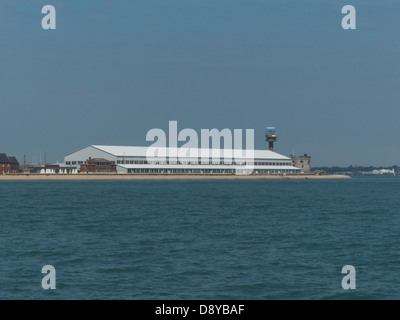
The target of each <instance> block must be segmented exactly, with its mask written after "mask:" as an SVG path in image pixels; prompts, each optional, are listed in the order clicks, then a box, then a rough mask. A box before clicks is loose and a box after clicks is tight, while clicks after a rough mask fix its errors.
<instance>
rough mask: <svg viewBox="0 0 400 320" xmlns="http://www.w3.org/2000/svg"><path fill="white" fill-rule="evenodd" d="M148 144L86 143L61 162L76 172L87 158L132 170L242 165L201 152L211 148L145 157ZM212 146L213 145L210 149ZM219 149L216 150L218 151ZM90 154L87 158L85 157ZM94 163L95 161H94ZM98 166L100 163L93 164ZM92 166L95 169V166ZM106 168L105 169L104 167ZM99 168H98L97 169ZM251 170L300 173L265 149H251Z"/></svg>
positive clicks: (215, 170) (212, 170) (214, 170)
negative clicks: (143, 145)
mask: <svg viewBox="0 0 400 320" xmlns="http://www.w3.org/2000/svg"><path fill="white" fill-rule="evenodd" d="M147 150H148V147H141V146H102V145H90V146H87V147H85V148H83V149H80V150H77V151H75V152H72V153H70V154H68V155H66V156H65V157H64V164H65V166H66V167H69V168H76V169H79V168H80V173H81V174H82V173H87V172H88V171H89V170H92V169H91V168H89V167H88V164H87V159H90V158H91V160H93V161H94V162H96V161H97V159H101V161H99V163H106V166H107V167H110V164H111V165H113V166H115V167H116V171H117V173H132V174H234V173H237V172H239V173H240V171H238V170H242V168H243V167H244V165H243V163H244V162H243V161H244V160H245V159H244V158H243V159H240V158H239V159H237V158H235V159H233V161H232V163H224V161H221V159H218V161H217V162H215V160H214V161H213V159H212V157H211V153H209V154H208V155H209V156H207V157H206V158H204V157H202V156H201V155H202V154H203V152H205V151H207V152H209V151H210V150H211V149H197V148H192V151H194V152H193V154H186V156H185V157H179V159H178V157H177V155H178V152H179V149H178V148H171V147H167V148H165V149H162V150H161V151H163V154H165V155H166V157H165V159H160V160H157V159H148V157H147ZM214 150H215V149H214ZM222 151H223V149H221V150H220V154H222ZM89 157H90V158H89ZM95 166H96V165H95ZM97 166H98V168H97V169H100V168H101V167H102V166H103V165H102V164H99V165H97ZM97 169H96V170H97ZM107 170H109V169H107ZM97 172H99V171H97ZM252 174H300V169H299V168H296V167H294V166H293V165H292V159H290V158H289V157H285V156H283V155H281V154H278V153H276V152H273V151H269V150H254V170H253V173H252Z"/></svg>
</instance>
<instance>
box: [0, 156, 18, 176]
mask: <svg viewBox="0 0 400 320" xmlns="http://www.w3.org/2000/svg"><path fill="white" fill-rule="evenodd" d="M18 172H19V162H18V160H17V158H15V157H14V156H10V157H9V156H7V155H6V154H5V153H0V174H5V173H18Z"/></svg>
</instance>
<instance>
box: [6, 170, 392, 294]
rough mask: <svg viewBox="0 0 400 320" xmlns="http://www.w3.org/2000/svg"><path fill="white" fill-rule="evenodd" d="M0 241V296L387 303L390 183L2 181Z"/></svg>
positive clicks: (382, 179)
mask: <svg viewBox="0 0 400 320" xmlns="http://www.w3.org/2000/svg"><path fill="white" fill-rule="evenodd" d="M0 244H1V247H0V248H1V250H0V299H2V300H32V299H33V300H36V299H38V300H39V299H40V300H46V299H49V300H77V299H79V300H81V299H83V300H121V299H122V300H214V299H218V300H357V299H362V300H365V299H370V300H379V299H400V277H399V274H400V177H398V176H391V177H390V176H368V177H367V176H362V177H357V176H355V177H352V178H351V179H323V180H315V179H298V180H292V179H282V180H278V179H277V180H266V179H254V180H253V179H252V180H244V179H235V180H129V181H123V180H119V181H1V182H0ZM49 266H50V267H52V268H53V269H52V270H53V271H49V270H50V269H48V268H49ZM345 266H347V267H345ZM344 267H345V268H344ZM349 268H350V269H349ZM50 276H51V277H52V278H51V279H50ZM51 283H52V284H53V285H54V287H55V288H53V289H52V288H49V287H46V285H47V286H48V285H49V284H51Z"/></svg>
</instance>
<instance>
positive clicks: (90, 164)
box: [80, 157, 117, 173]
mask: <svg viewBox="0 0 400 320" xmlns="http://www.w3.org/2000/svg"><path fill="white" fill-rule="evenodd" d="M80 172H86V173H116V172H117V167H116V165H115V163H113V162H112V161H110V160H106V159H104V158H94V159H92V158H91V157H89V159H87V160H86V161H85V164H81V167H80Z"/></svg>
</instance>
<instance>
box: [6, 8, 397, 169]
mask: <svg viewBox="0 0 400 320" xmlns="http://www.w3.org/2000/svg"><path fill="white" fill-rule="evenodd" d="M46 4H51V5H54V6H55V8H56V11H57V29H56V30H46V31H45V30H43V29H42V28H41V19H42V17H43V16H44V15H43V14H42V13H41V8H42V6H44V5H46ZM346 4H351V5H354V6H355V7H356V10H357V29H356V30H343V29H342V27H341V19H342V17H343V14H342V13H341V8H342V7H343V6H344V5H346ZM399 35H400V2H399V1H372V0H363V1H351V2H350V1H340V0H332V1H329V0H328V1H319V0H314V1H311V0H310V1H308V0H304V1H299V0H286V1H285V0H274V1H273V0H268V1H267V0H264V1H258V0H252V1H250V0H218V1H215V0H196V1H194V0H160V1H154V0H132V1H128V0H125V1H123V0H113V1H111V0H108V1H101V0H85V1H82V0H79V1H78V0H68V1H59V0H46V1H40V0H36V1H34V0H30V1H23V0H18V1H14V0H2V1H1V3H0V39H1V41H0V58H1V59H0V61H1V62H0V88H1V89H0V90H1V91H0V152H5V153H7V154H9V155H15V156H17V158H18V159H19V161H20V162H22V161H23V155H24V154H25V155H26V156H27V160H28V162H32V161H39V155H40V154H41V157H42V160H43V159H44V153H45V152H46V155H47V160H48V162H50V161H57V160H58V161H63V157H64V155H66V154H68V153H70V152H73V151H75V150H77V149H79V148H82V147H85V146H87V145H90V144H110V145H150V144H151V143H150V142H146V140H145V137H146V133H147V131H148V130H150V129H152V128H162V129H165V130H166V129H167V128H168V121H169V120H177V121H178V128H179V129H183V128H193V129H195V130H198V132H199V130H200V129H201V128H209V129H211V128H217V129H224V128H230V129H235V128H236V129H246V128H251V129H255V147H256V148H258V149H261V148H266V143H265V142H264V129H265V126H270V125H272V126H276V128H277V131H278V134H279V136H278V142H277V144H276V151H277V152H279V153H282V154H284V155H289V154H290V153H291V152H292V150H294V152H295V154H302V153H308V154H310V155H311V156H312V165H313V166H324V165H327V166H331V165H339V166H347V165H350V164H353V165H357V164H358V165H393V164H398V165H399V164H400V148H399V145H400V139H399V122H400V108H399V102H400V88H399V84H400V81H399V80H400V61H399V60H400V38H399Z"/></svg>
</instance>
